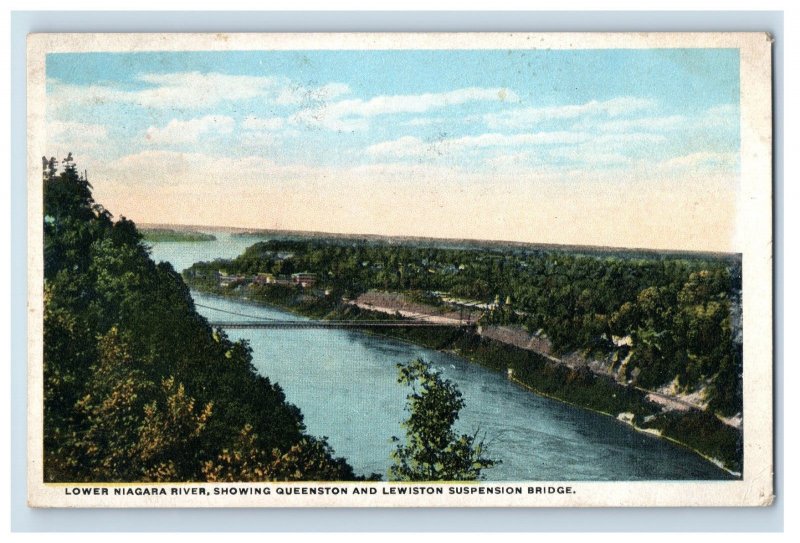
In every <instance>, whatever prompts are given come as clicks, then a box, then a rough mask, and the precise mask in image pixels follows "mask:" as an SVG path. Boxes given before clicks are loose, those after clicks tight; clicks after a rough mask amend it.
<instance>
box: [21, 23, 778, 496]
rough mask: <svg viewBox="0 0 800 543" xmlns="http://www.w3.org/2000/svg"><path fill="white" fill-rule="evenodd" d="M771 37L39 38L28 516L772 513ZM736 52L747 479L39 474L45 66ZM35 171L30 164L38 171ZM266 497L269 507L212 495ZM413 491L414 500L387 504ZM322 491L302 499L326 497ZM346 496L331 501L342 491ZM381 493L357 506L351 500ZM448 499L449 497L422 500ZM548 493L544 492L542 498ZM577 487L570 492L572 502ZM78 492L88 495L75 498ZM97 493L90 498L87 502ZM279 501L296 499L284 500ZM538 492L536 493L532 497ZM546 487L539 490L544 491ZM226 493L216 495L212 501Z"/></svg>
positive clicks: (35, 50)
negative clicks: (366, 511) (108, 58)
mask: <svg viewBox="0 0 800 543" xmlns="http://www.w3.org/2000/svg"><path fill="white" fill-rule="evenodd" d="M771 43H772V39H771V37H770V36H769V35H768V34H767V33H580V34H577V33H537V34H528V33H391V34H389V33H376V34H370V33H360V34H238V33H234V34H191V33H187V34H31V35H29V36H28V57H27V63H28V64H27V90H28V95H27V127H28V149H27V164H28V175H27V183H28V225H29V226H28V228H29V230H28V308H27V313H28V352H29V359H28V417H27V424H28V461H27V466H28V470H27V483H28V505H29V506H31V507H563V506H585V507H600V506H623V507H642V506H765V505H770V504H771V503H772V501H773V412H772V396H773V392H772V384H773V377H772V375H773V358H772V356H773V351H772V296H773V294H772V288H773V285H772V102H771V96H772V81H771V54H772V48H771ZM695 47H704V48H735V49H738V50H739V51H740V108H741V152H740V154H741V170H740V177H741V184H740V193H739V199H738V213H737V229H738V231H739V234H740V237H741V239H742V246H741V247H742V266H743V272H742V273H743V293H742V296H743V304H742V305H743V310H742V311H743V330H744V346H743V350H744V352H743V355H744V376H745V377H744V406H743V421H744V423H743V428H744V469H743V479H742V480H739V481H709V482H696V481H688V482H687V481H661V482H575V481H573V482H563V481H535V482H532V481H522V482H518V483H514V482H503V483H497V482H485V483H477V484H471V485H469V486H472V487H478V486H487V487H489V486H491V487H504V488H505V487H508V488H515V487H519V488H521V489H523V490H522V491H523V494H522V495H509V494H495V495H477V494H475V495H469V496H464V495H449V494H448V490H449V488H452V487H455V486H465V485H452V484H439V483H431V484H424V485H413V484H411V485H410V484H407V483H387V482H377V483H291V484H286V483H258V484H256V483H240V484H210V483H180V484H159V485H153V484H147V485H145V484H125V485H106V484H46V483H43V465H42V452H43V451H42V449H43V444H42V428H43V423H42V416H43V413H42V404H43V386H42V339H43V338H42V332H43V322H42V316H43V299H42V298H43V296H42V292H43V290H42V289H43V261H42V259H43V254H42V247H43V233H42V179H41V172H40V171H39V169H38V165H39V161H40V157H41V154H42V151H41V150H42V149H43V148H44V143H45V126H44V123H45V120H46V116H45V59H46V55H47V54H49V53H58V52H79V51H119V52H122V51H183V50H186V51H189V50H219V51H223V50H257V49H264V50H269V49H275V50H303V49H307V50H311V49H319V50H330V49H609V48H610V49H615V48H616V49H620V48H625V49H641V48H695ZM34 165H35V166H34ZM253 486H256V487H259V488H261V489H262V490H263V489H267V490H269V491H270V493H269V495H260V496H252V495H251V496H247V495H230V493H228V494H227V495H215V494H214V489H223V490H224V489H228V490H230V489H236V488H243V487H253ZM402 486H405V487H407V488H409V489H411V488H416V489H417V491H418V492H419V494H413V495H409V494H404V495H401V494H396V493H392V494H390V493H388V492H391V489H393V488H394V489H397V488H399V487H402ZM114 487H131V488H139V489H145V488H147V489H152V488H162V489H165V491H166V494H167V495H166V496H164V495H159V494H156V495H149V494H144V493H143V494H140V495H122V496H114V495H113V492H108V491H106V493H107V494H108V495H104V492H103V489H109V488H114ZM325 488H328V489H329V490H328V491H324V490H323V491H322V492H324V493H320V494H316V495H307V494H306V495H303V494H299V493H295V492H297V491H298V489H299V491H302V489H308V490H307V491H312V490H315V489H316V490H317V491H319V489H325ZM337 488H338V489H347V491H346V493H339V494H333V492H334V490H333V489H337ZM356 488H358V489H367V491H368V492H369V490H368V489H370V488H373V489H375V491H374V493H373V494H370V493H365V494H354V492H353V490H352V489H356ZM436 488H442V489H444V493H443V494H441V495H439V494H433V495H431V494H427V492H429V491H430V489H436ZM537 488H538V489H540V490H535V489H537ZM567 488H569V489H570V490H571V493H565V492H566V490H565V489H567ZM73 489H79V490H81V492H78V493H74V492H72V490H73ZM84 489H89V494H85V493H84V491H85V490H84ZM280 489H285V490H291V492H292V493H288V492H283V493H279V490H280ZM530 489H534V490H530ZM541 489H544V490H543V491H542V490H541ZM217 492H219V490H218V491H217Z"/></svg>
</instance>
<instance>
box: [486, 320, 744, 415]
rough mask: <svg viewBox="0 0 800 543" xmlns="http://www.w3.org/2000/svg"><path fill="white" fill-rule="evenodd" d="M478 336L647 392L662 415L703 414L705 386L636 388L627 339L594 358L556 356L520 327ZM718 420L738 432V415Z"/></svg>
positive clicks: (542, 339) (489, 330)
mask: <svg viewBox="0 0 800 543" xmlns="http://www.w3.org/2000/svg"><path fill="white" fill-rule="evenodd" d="M477 331H478V334H479V335H481V336H483V337H485V338H487V339H491V340H494V341H498V342H501V343H505V344H507V345H512V346H514V347H517V348H519V349H525V350H528V351H533V352H535V353H537V354H539V355H541V356H544V357H545V358H547V359H548V360H550V361H552V362H555V363H558V364H561V365H564V366H566V367H568V368H570V369H573V370H580V369H588V370H590V371H591V372H592V373H594V374H595V375H603V376H606V377H610V378H612V379H614V380H615V381H617V382H618V383H620V384H623V385H631V386H634V387H635V388H637V389H638V390H642V391H644V392H646V393H647V395H646V397H645V398H646V399H647V400H648V401H650V402H652V403H654V404H657V405H658V406H660V408H661V410H662V411H663V412H673V411H675V412H687V411H691V410H699V411H705V410H707V409H708V403H707V402H706V400H705V395H706V391H707V387H700V388H698V389H697V390H694V391H692V392H686V391H682V390H681V389H680V386H679V384H678V382H677V379H676V380H673V381H672V382H671V383H670V384H669V385H665V386H663V387H660V388H658V389H657V390H646V389H643V388H641V387H637V386H636V375H638V368H630V362H631V357H632V354H633V351H632V349H631V347H632V341H631V338H630V336H626V337H624V338H617V337H614V338H612V339H613V341H614V344H615V345H616V346H617V347H618V348H619V349H618V350H617V351H615V352H613V353H611V354H608V355H606V356H604V357H599V358H598V357H594V356H589V355H587V354H584V353H581V352H578V351H574V352H571V353H567V354H565V355H562V356H556V355H555V354H554V352H553V348H552V345H551V343H550V341H549V340H548V339H547V338H546V337H544V336H542V335H539V334H531V333H529V332H527V331H526V330H525V329H523V328H522V327H520V326H498V325H488V326H480V327H478V330H477ZM719 419H720V420H721V421H722V422H724V423H725V424H728V425H729V426H732V427H734V428H737V429H741V425H742V418H741V415H737V416H734V417H719Z"/></svg>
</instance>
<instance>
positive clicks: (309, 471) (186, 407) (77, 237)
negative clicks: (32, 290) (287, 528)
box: [43, 157, 355, 482]
mask: <svg viewBox="0 0 800 543" xmlns="http://www.w3.org/2000/svg"><path fill="white" fill-rule="evenodd" d="M68 158H69V160H66V159H65V162H64V164H65V168H64V171H62V172H61V173H58V171H57V169H56V168H55V165H54V164H53V163H52V162H49V161H44V165H45V171H44V204H45V209H44V242H45V246H44V252H45V285H44V376H43V377H44V456H45V458H44V460H45V462H44V473H45V479H46V480H47V481H62V482H67V481H200V480H205V478H206V477H208V476H211V475H213V474H215V473H217V471H216V470H215V466H216V462H222V461H223V459H224V458H225V456H224V451H231V450H236V447H237V446H239V445H237V444H239V443H240V442H241V440H242V437H241V435H240V430H241V429H243V428H250V429H252V434H251V442H252V446H253V447H254V448H255V449H256V450H259V451H269V452H270V455H268V456H265V457H264V459H263V460H264V462H268V463H269V464H270V465H272V464H273V463H274V462H275V460H274V458H273V455H277V456H278V457H279V458H283V457H285V456H286V455H289V456H288V457H287V458H288V459H296V461H295V462H294V463H293V464H291V466H292V470H293V471H292V472H291V473H292V476H293V477H294V478H296V479H298V478H299V479H302V478H309V479H313V478H315V477H324V478H326V479H342V480H351V479H354V478H355V476H354V474H353V471H352V468H351V467H350V466H349V465H348V464H347V463H346V462H345V461H344V460H343V459H341V458H335V457H334V455H333V451H332V450H331V448H330V447H329V446H328V445H327V443H326V442H325V441H324V440H317V439H315V438H313V437H311V436H308V435H306V434H305V426H304V424H303V417H302V414H301V413H300V411H299V410H298V409H297V408H296V407H295V406H293V405H291V404H290V403H288V402H287V401H286V398H285V396H284V394H283V391H282V390H281V388H280V387H279V386H277V385H276V384H273V383H271V382H270V380H269V379H267V378H266V377H263V376H260V375H258V373H257V372H256V371H255V369H254V368H253V365H252V357H251V352H250V348H249V346H248V345H247V343H246V342H242V341H238V342H233V341H231V340H230V339H229V338H228V337H227V336H226V335H225V333H224V332H222V331H213V330H211V328H210V327H209V326H208V322H207V321H206V320H205V319H204V318H203V317H201V316H200V315H199V314H198V313H197V312H196V311H195V308H194V302H193V300H192V297H191V295H190V293H189V289H188V287H187V286H186V285H185V284H184V283H183V281H182V280H181V277H180V275H179V274H177V273H176V272H175V271H174V270H173V269H172V267H171V266H170V265H169V264H158V265H156V264H155V263H154V262H153V261H152V260H151V259H150V258H149V254H148V249H147V247H146V246H145V245H144V244H143V243H142V237H141V235H140V234H139V233H138V231H137V229H136V226H135V225H134V224H133V223H132V222H131V221H128V220H126V219H125V218H124V217H123V218H121V219H120V220H118V221H112V220H111V215H110V214H109V213H108V212H106V211H105V210H104V209H103V208H102V207H101V206H99V205H97V204H95V203H94V201H93V199H92V196H91V190H90V189H91V186H90V185H89V183H88V181H87V180H86V177H85V175H84V176H81V175H79V174H78V172H77V169H76V168H75V166H74V164H73V163H72V160H71V157H68ZM280 465H281V466H283V467H284V468H285V469H283V471H281V470H278V469H276V468H275V467H272V468H270V469H269V470H267V469H266V467H264V470H262V471H259V469H261V468H252V466H250V467H248V469H247V470H240V471H241V473H242V474H243V476H245V475H247V474H249V476H255V475H254V474H258V473H262V474H264V476H265V477H267V478H269V477H273V476H274V477H276V478H281V479H282V480H283V479H285V478H286V477H288V475H286V473H287V470H289V468H286V467H285V466H288V465H290V462H289V460H285V461H283V462H282V463H281V464H280ZM251 468H252V469H251ZM248 470H249V471H248ZM227 473H229V474H231V473H235V470H232V468H231V469H228V472H227ZM248 480H251V479H248Z"/></svg>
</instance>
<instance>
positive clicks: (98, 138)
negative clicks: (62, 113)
mask: <svg viewBox="0 0 800 543" xmlns="http://www.w3.org/2000/svg"><path fill="white" fill-rule="evenodd" d="M107 141H108V128H107V127H106V126H105V125H102V124H91V123H76V122H64V121H50V122H48V123H47V149H48V150H50V151H51V152H53V153H57V154H66V153H68V152H72V153H74V154H75V156H83V155H86V154H87V153H88V152H94V151H97V150H98V149H100V147H101V146H103V145H105V144H106V142H107Z"/></svg>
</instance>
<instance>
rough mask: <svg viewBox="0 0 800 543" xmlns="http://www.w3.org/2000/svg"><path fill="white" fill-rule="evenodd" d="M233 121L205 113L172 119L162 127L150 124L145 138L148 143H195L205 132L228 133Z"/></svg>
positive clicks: (222, 116)
mask: <svg viewBox="0 0 800 543" xmlns="http://www.w3.org/2000/svg"><path fill="white" fill-rule="evenodd" d="M234 125H235V122H234V120H233V119H232V118H230V117H227V116H225V115H206V116H205V117H202V118H200V119H190V120H188V121H182V120H178V119H172V120H171V121H170V122H169V123H167V125H166V126H164V127H163V128H158V127H155V126H151V127H150V128H148V129H147V132H146V134H145V140H146V141H147V143H150V144H171V143H195V142H196V141H197V140H198V139H200V137H201V136H204V135H207V134H230V133H231V132H233V127H234Z"/></svg>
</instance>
